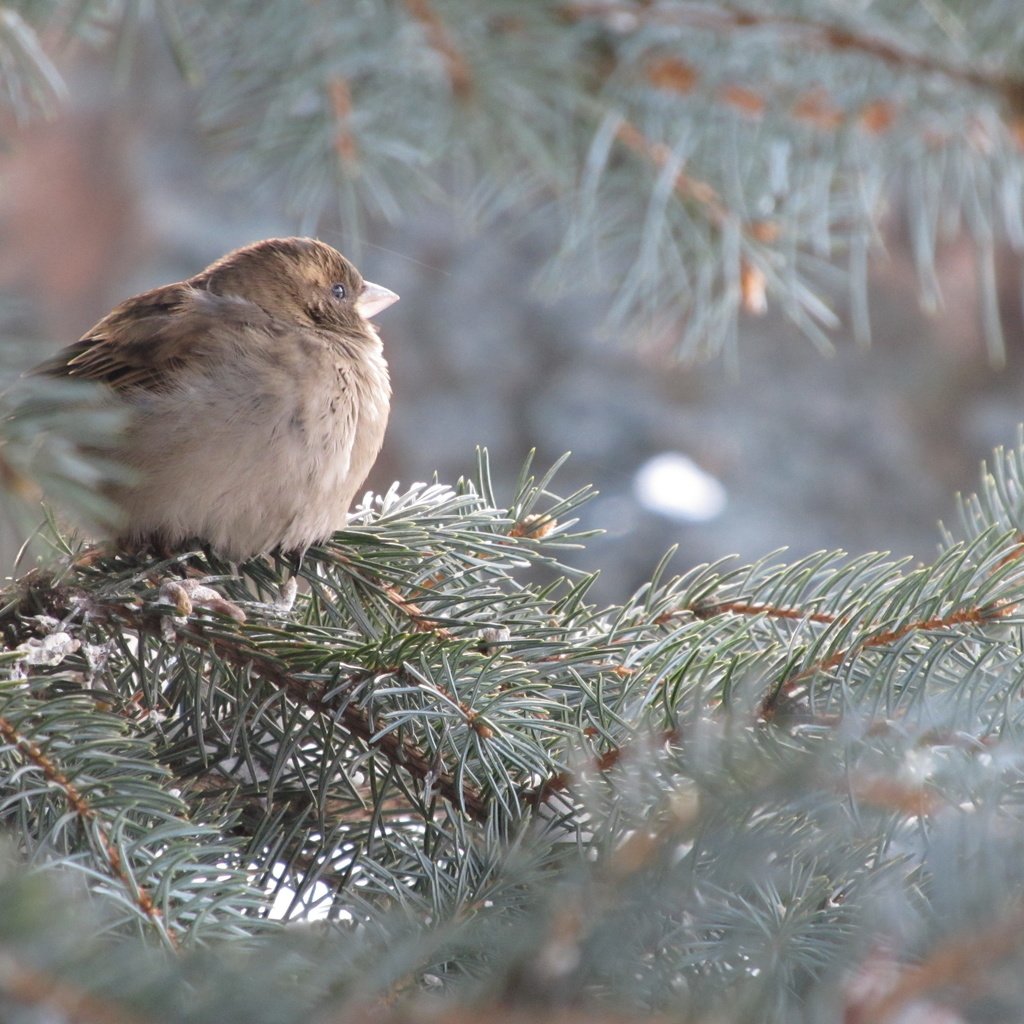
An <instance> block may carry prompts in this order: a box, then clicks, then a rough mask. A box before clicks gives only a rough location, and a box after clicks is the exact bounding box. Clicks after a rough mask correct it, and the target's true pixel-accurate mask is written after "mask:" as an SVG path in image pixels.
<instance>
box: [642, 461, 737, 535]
mask: <svg viewBox="0 0 1024 1024" xmlns="http://www.w3.org/2000/svg"><path fill="white" fill-rule="evenodd" d="M633 493H634V494H635V495H636V499H637V501H639V502H640V504H641V505H643V507H644V508H646V509H648V510H650V511H651V512H658V513H660V514H661V515H663V516H668V518H669V519H679V520H682V521H683V522H688V523H703V522H707V520H709V519H714V518H715V517H716V516H718V515H721V513H722V510H723V509H724V508H725V504H726V500H727V498H726V493H725V488H724V487H723V486H722V485H721V483H719V481H718V480H716V479H715V477H713V476H712V475H711V474H710V473H706V472H705V471H704V470H703V469H701V468H700V466H698V465H697V463H696V462H694V461H693V459H691V458H689V457H688V456H686V455H680V454H679V452H662V453H661V454H660V455H655V456H654V457H653V458H650V459H648V460H647V461H646V462H645V463H644V464H643V465H642V466H641V467H640V468H639V469H638V470H637V474H636V476H635V477H634V478H633Z"/></svg>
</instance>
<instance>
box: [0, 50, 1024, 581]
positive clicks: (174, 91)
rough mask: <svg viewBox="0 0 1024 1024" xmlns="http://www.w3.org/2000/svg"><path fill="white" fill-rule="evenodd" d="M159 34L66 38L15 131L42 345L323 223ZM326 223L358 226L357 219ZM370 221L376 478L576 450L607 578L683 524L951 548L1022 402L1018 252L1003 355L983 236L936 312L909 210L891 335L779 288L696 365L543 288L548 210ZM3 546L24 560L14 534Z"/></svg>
mask: <svg viewBox="0 0 1024 1024" xmlns="http://www.w3.org/2000/svg"><path fill="white" fill-rule="evenodd" d="M140 46H141V47H142V49H141V51H140V52H139V53H138V54H137V56H136V59H135V71H134V72H133V73H132V74H131V76H130V84H128V85H127V86H126V81H125V78H124V76H123V75H120V76H119V74H118V73H117V72H115V70H113V69H112V67H111V65H112V64H113V63H114V62H112V61H110V60H109V59H108V58H107V57H106V56H105V55H103V54H99V55H97V54H94V53H89V52H80V53H78V54H77V55H76V56H74V57H73V58H71V57H68V58H67V59H66V60H64V59H62V62H61V70H62V72H64V73H65V74H66V76H67V82H68V88H69V96H68V100H67V102H66V104H65V105H64V107H63V109H62V110H60V111H59V112H58V113H57V115H56V116H54V117H53V118H52V119H50V120H48V121H38V122H35V123H31V124H27V125H24V126H20V127H19V128H18V129H17V130H16V131H9V132H7V133H6V141H7V148H6V149H5V151H4V152H3V153H2V155H0V183H2V188H0V239H2V244H0V296H2V304H0V309H2V312H3V316H4V319H5V321H6V323H5V325H4V326H5V329H6V333H7V335H8V336H17V337H19V338H22V339H24V343H25V345H26V346H27V347H29V348H30V349H31V352H32V359H31V361H34V360H35V357H36V356H38V357H39V358H42V357H43V356H45V355H46V354H47V353H48V352H50V351H51V350H52V349H53V348H55V347H57V346H58V345H61V344H66V343H68V342H70V341H72V340H74V339H76V338H78V337H79V336H80V335H81V334H82V333H83V332H84V331H85V330H86V329H87V328H88V327H89V326H90V325H91V324H92V323H94V322H95V321H96V320H97V319H99V318H100V317H101V316H102V315H103V314H104V313H105V312H106V311H107V310H108V309H109V308H110V307H111V306H112V305H113V304H115V303H116V302H118V301H120V300H121V299H123V298H125V297H127V296H129V295H132V294H134V293H136V292H138V291H141V290H143V289H145V288H148V287H152V286H154V285H157V284H162V283H165V282H168V281H172V280H177V279H180V278H182V277H186V276H189V275H191V274H193V273H195V272H197V271H198V270H200V269H201V268H202V267H203V266H205V265H206V264H207V263H208V262H209V261H210V260H212V259H214V258H215V257H217V256H219V255H221V254H222V253H224V252H226V251H228V250H229V249H232V248H234V247H235V246H237V245H240V244H243V243H246V242H249V241H252V240H255V239H258V238H263V237H268V236H273V235H284V234H295V233H299V232H300V231H302V230H303V228H304V225H302V224H300V223H299V222H298V221H297V220H296V219H295V218H294V217H291V216H290V215H288V214H287V213H286V204H285V202H284V199H283V197H282V201H281V203H280V205H279V206H275V205H273V203H272V202H268V200H267V199H266V197H265V196H264V195H260V196H258V197H257V196H256V195H255V194H254V193H253V192H252V190H251V189H250V188H248V187H247V186H244V185H241V184H239V183H237V182H235V181H233V179H232V177H231V176H230V175H229V174H227V173H226V172H225V169H224V164H223V161H222V159H221V156H220V154H219V153H218V151H217V147H216V140H211V139H209V138H205V137H203V136H202V134H201V133H200V130H199V129H198V127H197V117H196V111H195V106H194V104H195V99H194V96H193V95H192V93H191V92H190V89H189V87H188V86H187V85H186V84H185V83H184V82H183V80H182V77H181V75H180V74H179V71H178V69H177V68H176V67H175V66H174V64H173V61H172V60H171V58H170V56H169V55H168V53H167V51H166V48H165V47H164V46H163V45H162V44H161V42H160V41H150V40H145V39H144V40H143V41H142V42H141V43H140ZM140 69H142V71H141V73H140ZM897 221H898V218H895V217H894V218H893V219H892V224H893V225H895V224H896V223H897ZM317 230H318V233H319V234H320V236H321V237H323V238H324V239H325V240H327V241H328V242H334V243H335V244H340V228H339V225H337V224H332V223H331V222H330V220H329V219H328V220H327V221H323V222H321V223H320V224H319V225H318V226H317ZM364 238H365V242H364V245H363V247H362V250H361V251H360V252H359V253H358V254H353V255H356V258H357V261H358V263H359V265H360V268H361V270H362V271H363V272H364V274H365V275H366V276H367V277H368V278H370V279H372V280H375V281H378V282H380V283H382V284H385V285H387V286H388V287H390V288H392V289H394V290H396V291H397V292H399V293H400V294H401V297H402V301H401V302H400V303H399V304H398V305H397V306H396V307H393V308H392V309H390V310H388V311H387V312H386V313H385V314H383V315H382V316H381V317H380V324H381V328H382V336H383V338H384V341H385V345H386V348H387V354H388V359H389V361H390V364H391V367H392V376H393V384H394V391H395V397H394V402H393V408H392V420H391V426H390V429H389V433H388V437H387V441H386V443H385V446H384V451H383V453H382V456H381V459H380V461H379V462H378V463H377V466H376V467H375V469H374V471H373V475H372V477H371V480H370V482H369V485H370V486H372V487H373V488H375V489H381V488H386V487H387V486H388V485H389V484H391V482H392V481H396V480H397V481H401V482H402V484H404V485H407V484H409V483H411V482H413V481H416V480H424V479H429V478H431V477H432V475H433V474H434V473H435V472H436V473H437V474H438V476H439V477H440V479H441V480H443V481H451V482H454V480H455V479H456V478H457V477H458V476H459V475H461V474H472V472H473V470H474V467H475V447H476V446H477V445H485V446H486V447H487V448H488V449H489V450H490V453H491V458H492V463H493V467H494V469H495V473H496V477H497V479H498V480H499V481H504V485H505V491H504V494H505V495H508V493H509V491H510V488H511V482H512V481H514V479H515V477H516V474H517V473H518V470H519V468H520V466H521V464H522V461H523V459H524V458H525V456H526V455H527V453H528V452H529V451H530V450H531V449H533V448H536V449H537V453H538V465H539V466H540V467H541V468H543V467H545V466H546V465H547V464H549V463H550V462H551V461H552V460H554V459H555V458H557V457H558V456H559V455H561V454H562V453H563V452H565V451H571V452H572V453H573V454H572V457H571V459H570V460H569V462H568V464H567V465H566V466H565V468H564V469H563V470H562V471H561V472H560V473H559V475H558V477H557V478H556V480H555V484H554V489H555V490H556V491H557V492H559V493H562V494H565V493H568V492H570V491H571V490H574V489H575V488H577V487H579V486H581V485H583V484H586V483H592V484H593V485H594V486H595V487H596V488H597V489H598V491H599V492H600V496H599V497H598V498H597V499H596V500H595V501H593V502H591V503H590V504H589V505H587V506H585V507H584V510H583V515H584V525H585V526H586V527H588V528H593V529H600V530H603V531H604V533H603V535H602V536H601V537H598V538H595V539H593V540H592V541H590V542H589V544H588V547H587V550H586V551H585V552H582V553H580V554H578V555H577V556H575V557H574V559H573V560H574V562H575V563H576V564H578V565H580V566H582V567H585V568H601V569H602V577H601V580H600V582H599V584H598V589H597V591H596V595H597V596H598V598H599V599H601V600H615V599H618V598H621V597H622V596H623V595H625V594H626V593H627V592H629V591H631V590H632V589H633V588H635V587H636V586H638V585H639V584H640V583H642V582H643V581H644V580H645V579H646V578H647V577H648V576H649V574H650V572H651V570H652V568H653V566H654V565H655V564H656V563H657V562H658V560H659V559H660V557H661V556H662V554H663V553H664V551H665V549H667V548H668V547H669V545H673V544H676V545H678V546H679V551H678V553H677V555H676V556H675V559H674V561H673V563H672V567H673V569H674V570H676V571H682V570H684V569H686V568H687V567H689V566H691V565H694V564H696V563H699V562H703V561H707V560H713V559H718V558H720V557H722V556H726V555H730V554H737V555H740V556H741V557H742V558H743V559H745V560H750V559H754V558H758V557H760V556H762V555H764V554H766V553H767V552H769V551H770V550H772V549H774V548H777V547H781V546H787V547H788V548H789V551H790V553H791V555H793V556H798V555H801V554H804V553H807V552H810V551H813V550H816V549H819V548H834V547H839V548H844V549H846V550H849V551H852V552H855V553H857V552H862V551H866V550H877V549H885V550H890V551H892V552H893V553H894V554H896V555H900V556H902V555H907V556H913V557H915V558H920V559H928V558H930V557H931V556H932V555H933V554H934V552H935V549H936V544H937V541H938V537H939V531H938V522H939V520H945V521H947V522H949V521H951V520H955V518H956V502H955V495H956V492H957V491H961V490H966V491H970V490H973V489H974V487H975V484H976V481H977V477H978V467H979V463H980V461H981V460H982V459H983V458H985V457H986V456H987V455H988V453H989V452H990V451H991V449H992V448H993V447H994V446H996V445H1000V444H1012V443H1013V441H1014V438H1015V433H1016V429H1017V424H1018V422H1019V421H1020V420H1021V419H1022V415H1021V411H1022V410H1021V407H1022V402H1021V400H1020V395H1021V388H1020V384H1021V372H1022V359H1021V346H1020V341H1019V339H1020V333H1021V332H1020V327H1021V319H1020V312H1019V309H1020V283H1019V280H1018V278H1017V276H1016V273H1017V272H1016V271H1015V270H1012V269H1010V268H1009V264H1008V263H1007V267H1006V268H1003V269H1006V273H1003V272H1002V270H1001V278H1000V304H1001V307H1002V313H1003V317H1004V324H1005V333H1006V338H1007V348H1008V353H1007V358H1008V365H1007V366H1006V367H1004V368H1002V369H999V370H995V369H993V368H992V367H991V366H990V364H989V362H988V359H987V356H986V352H985V346H984V344H983V342H982V341H981V335H980V330H979V325H978V322H977V320H978V308H979V303H978V301H977V294H976V292H977V282H976V275H975V269H974V268H975V263H974V258H973V256H972V255H971V250H970V248H969V245H968V243H967V242H965V243H964V244H963V246H962V247H961V246H958V245H951V246H949V247H947V248H945V249H943V250H941V251H940V252H939V255H938V260H937V268H938V273H939V279H940V281H941V286H942V289H943V293H944V299H945V302H944V307H943V308H942V310H941V312H940V314H939V315H938V316H935V317H933V318H929V317H926V316H925V315H923V314H922V313H921V312H920V310H919V305H918V298H917V280H916V276H915V271H914V269H913V267H912V263H911V259H910V256H909V253H908V249H909V246H908V244H907V240H906V239H905V238H904V237H902V234H901V231H900V229H899V228H898V227H890V228H887V229H886V230H885V233H884V241H885V244H886V247H887V250H888V253H887V256H886V257H885V258H883V259H882V260H881V261H876V263H875V264H874V266H873V270H872V275H871V278H870V293H871V312H872V330H873V344H872V345H871V347H870V348H865V347H863V346H857V345H856V344H854V343H853V341H852V340H849V338H848V337H847V336H846V335H844V333H843V332H842V331H839V332H837V333H836V335H835V344H836V351H835V354H834V355H832V356H825V355H823V354H821V353H820V352H819V351H817V350H816V349H815V348H814V347H813V345H812V344H811V343H810V342H809V341H808V340H806V339H805V338H803V337H801V336H799V335H798V333H797V332H796V331H795V330H794V329H793V327H792V326H791V325H790V324H789V323H788V322H785V321H783V320H782V319H781V318H779V317H777V316H776V315H774V313H773V311H772V309H771V307H770V306H769V310H768V313H767V315H766V316H764V317H749V316H748V317H745V318H744V320H743V323H742V325H741V346H740V357H739V358H738V359H736V360H735V361H734V362H733V363H730V364H727V363H726V362H724V361H723V360H721V359H718V360H711V361H709V362H706V363H703V364H700V365H680V364H678V363H674V362H672V359H671V356H670V355H669V354H667V349H668V348H670V347H671V346H670V345H667V344H666V343H664V342H663V339H662V338H661V337H659V336H658V334H657V332H652V331H648V335H649V336H646V337H643V338H638V339H631V343H630V344H620V343H616V340H615V339H614V338H610V337H608V331H607V323H608V319H607V317H608V296H607V295H605V294H601V293H594V292H593V291H592V290H587V289H583V288H581V289H579V290H577V291H574V290H573V289H572V288H571V287H570V288H568V289H566V290H565V291H564V293H563V294H562V295H561V297H559V298H557V299H555V300H552V301H545V300H543V299H541V298H540V297H538V293H537V292H536V290H535V289H534V288H532V287H531V282H532V280H533V277H534V275H535V273H536V269H537V267H538V266H539V265H541V264H542V263H543V261H544V260H545V259H546V258H547V257H548V256H549V255H550V252H551V250H552V249H553V248H554V247H555V245H556V243H557V239H556V238H554V237H553V236H551V237H549V236H547V235H546V234H545V232H544V231H543V229H540V228H537V229H533V228H531V229H529V230H527V231H524V230H522V229H521V226H520V225H519V224H518V223H517V222H516V221H515V220H514V219H510V220H507V221H502V220H500V219H499V221H498V222H497V223H496V224H490V225H488V226H486V227H485V228H484V229H483V230H482V231H478V232H477V231H473V230H472V226H471V225H467V223H466V222H465V220H464V219H462V218H460V217H459V216H458V215H457V211H456V212H455V213H453V211H452V210H451V209H448V208H444V207H441V206H440V205H439V206H437V207H431V206H429V205H425V204H423V203H422V202H417V203H415V204H410V212H409V213H408V215H407V216H403V217H402V218H401V219H400V221H399V222H397V223H393V224H390V225H387V224H383V223H378V222H374V221H372V220H371V221H369V222H368V224H367V226H366V229H365V232H364ZM837 308H838V309H839V311H840V312H841V311H842V300H841V299H837ZM665 331H666V336H667V335H669V334H671V325H670V324H666V325H665ZM3 557H4V564H5V566H8V567H9V566H10V564H11V560H12V558H13V551H10V552H6V553H4V556H3ZM8 571H9V568H8Z"/></svg>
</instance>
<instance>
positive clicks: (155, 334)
mask: <svg viewBox="0 0 1024 1024" xmlns="http://www.w3.org/2000/svg"><path fill="white" fill-rule="evenodd" d="M269 319H270V318H269V317H268V315H267V314H266V313H265V312H264V311H263V310H262V309H260V308H259V307H258V306H256V305H255V304H253V303H251V302H246V301H245V300H242V299H236V298H232V297H224V296H219V295H214V294H213V293H211V292H207V291H204V290H199V289H196V288H193V287H192V286H191V284H189V283H188V282H182V283H179V284H171V285H165V286H164V287H162V288H155V289H153V290H152V291H149V292H144V293H143V294H141V295H136V296H135V297H134V298H131V299H128V300H127V301H126V302H122V303H121V305H119V306H117V307H116V308H115V309H114V310H112V311H111V312H110V313H108V314H107V315H106V316H105V317H104V318H103V319H102V320H100V322H99V323H98V324H96V325H95V326H94V327H93V328H92V329H91V330H89V331H87V332H86V333H85V334H84V335H83V336H82V338H81V339H80V340H79V341H76V342H75V343H74V344H73V345H68V346H67V347H66V348H63V349H61V350H60V351H59V352H58V353H57V354H56V355H55V356H53V357H52V358H51V359H49V360H47V361H46V362H44V363H42V364H41V365H40V366H39V367H37V368H36V371H35V372H37V373H45V374H51V375H53V376H60V377H78V378H82V379H84V380H93V381H99V382H102V383H104V384H107V385H109V386H110V387H112V388H114V389H115V390H116V391H134V390H136V389H140V390H144V391H160V390H164V389H166V388H167V387H169V386H171V385H172V383H173V381H174V379H175V377H176V376H177V371H178V370H179V368H180V367H182V366H183V365H195V364H196V363H197V362H200V361H203V360H205V359H207V358H209V357H211V356H212V355H214V354H215V352H216V350H217V349H218V348H219V347H221V345H222V344H223V338H224V337H225V334H228V335H230V334H231V333H232V332H233V330H235V331H237V330H241V329H243V328H244V327H246V326H249V327H252V326H255V325H259V326H264V325H265V324H266V323H267V322H268V321H269Z"/></svg>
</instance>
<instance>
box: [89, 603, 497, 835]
mask: <svg viewBox="0 0 1024 1024" xmlns="http://www.w3.org/2000/svg"><path fill="white" fill-rule="evenodd" d="M98 614H99V610H98V609H96V610H94V618H95V617H96V616H97V615H98ZM109 614H110V615H111V616H112V617H114V618H117V619H119V620H120V621H121V622H122V623H124V624H125V625H128V626H129V627H131V628H132V629H134V630H136V631H139V632H149V633H157V634H158V633H159V625H158V624H156V623H154V622H152V621H150V620H149V619H148V618H146V617H144V614H143V613H142V612H140V611H139V609H137V608H129V607H125V606H123V605H122V606H117V607H116V608H111V609H109ZM177 633H178V637H179V639H181V640H182V641H184V642H187V643H189V644H190V645H192V646H194V647H198V648H200V649H206V650H208V651H211V652H213V653H214V654H216V656H217V657H218V658H220V659H222V660H223V661H225V662H227V663H229V664H230V665H232V666H233V667H234V668H239V669H246V670H248V671H251V672H252V673H253V674H254V675H256V676H258V677H259V678H261V679H264V680H266V681H267V682H269V683H271V684H273V685H274V686H276V687H278V688H280V689H282V690H284V691H286V692H287V693H288V694H290V695H291V697H292V698H293V699H295V700H297V701H299V702H300V703H302V704H304V705H305V706H306V707H308V708H309V709H310V710H312V711H316V712H318V713H319V714H323V715H326V716H328V717H330V718H333V719H338V720H340V722H341V723H342V724H343V725H344V727H345V728H346V729H347V730H348V732H349V734H350V735H352V736H354V737H356V738H357V739H360V740H362V741H363V742H364V743H366V744H367V746H369V747H371V748H372V749H374V750H377V751H379V752H380V753H381V754H382V755H383V756H384V757H385V758H387V760H388V761H390V762H391V763H392V764H394V765H396V766H397V767H400V768H404V769H405V770H406V771H408V772H409V773H410V774H411V775H413V776H414V777H415V778H417V779H418V780H419V781H420V782H426V781H427V780H432V785H433V788H434V789H435V790H436V791H437V792H438V793H440V794H441V795H442V796H444V797H445V798H446V799H447V800H449V801H450V802H451V803H452V804H454V805H455V806H456V807H459V808H462V809H463V810H464V811H465V813H466V814H467V815H469V817H471V818H473V819H475V820H478V821H481V820H483V819H484V818H486V816H487V810H488V805H487V801H486V799H485V798H484V797H483V795H482V794H481V793H480V792H479V791H478V790H476V789H474V788H473V787H472V786H470V785H469V784H468V783H467V784H465V785H460V783H459V782H458V781H457V780H456V778H455V776H454V775H453V774H452V773H451V772H450V771H448V770H446V769H442V768H439V766H438V763H437V759H436V758H435V757H434V756H433V755H432V754H429V753H427V752H426V751H424V750H422V749H420V747H418V746H417V745H416V744H415V743H413V742H412V740H410V739H408V738H406V737H403V736H402V735H401V732H400V731H399V730H392V731H390V732H387V733H385V734H384V735H383V736H377V729H376V728H374V725H373V722H372V721H371V718H370V714H369V712H368V711H367V710H366V709H365V708H362V707H358V706H357V705H356V704H355V703H353V702H349V703H347V704H346V705H345V707H344V709H343V710H342V711H341V712H340V715H339V712H338V708H337V707H336V706H335V704H334V703H333V702H332V701H329V700H325V699H324V692H325V690H326V686H325V684H322V683H317V682H315V681H312V680H309V679H306V678H303V676H302V674H301V673H295V672H292V671H290V670H289V668H288V666H287V665H286V664H285V663H284V662H282V661H280V660H279V659H278V658H276V657H274V656H273V655H269V654H265V653H264V652H262V651H261V650H259V649H258V648H256V647H252V646H249V645H247V644H246V643H244V641H242V640H237V639H229V638H227V637H225V636H219V635H215V634H211V633H209V632H207V631H206V630H204V629H203V627H202V625H201V624H198V623H193V622H189V623H187V624H186V625H184V626H181V627H179V628H178V631H177Z"/></svg>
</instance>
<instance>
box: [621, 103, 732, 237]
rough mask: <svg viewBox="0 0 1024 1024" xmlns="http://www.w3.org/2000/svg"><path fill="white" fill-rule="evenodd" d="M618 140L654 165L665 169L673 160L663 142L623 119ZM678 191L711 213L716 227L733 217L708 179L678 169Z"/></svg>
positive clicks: (676, 188) (710, 217)
mask: <svg viewBox="0 0 1024 1024" xmlns="http://www.w3.org/2000/svg"><path fill="white" fill-rule="evenodd" d="M615 134H616V137H617V138H618V140H619V141H620V142H621V143H622V144H623V145H624V146H625V147H626V148H627V149H629V150H631V151H632V152H634V153H637V154H638V155H640V156H642V157H643V158H644V159H646V160H648V161H649V162H650V163H652V164H654V166H655V167H657V168H659V169H663V168H664V167H665V166H666V165H667V164H668V163H669V162H670V161H671V160H672V150H671V149H669V147H668V146H666V145H665V144H664V143H663V142H652V141H651V140H650V139H648V138H647V136H646V135H644V133H643V132H642V131H640V129H639V128H637V127H636V125H634V124H632V123H631V122H629V121H623V122H622V123H621V124H620V125H619V127H618V130H617V131H616V133H615ZM674 184H675V190H676V192H678V193H679V195H680V196H682V198H684V199H690V200H693V201H694V202H696V203H698V204H699V205H700V206H703V207H704V209H705V210H707V212H708V219H709V220H710V221H711V223H712V224H714V225H715V227H722V225H724V224H725V223H726V221H727V220H729V219H730V213H729V210H728V209H727V208H726V206H725V204H724V203H723V202H722V200H721V198H720V197H719V195H718V193H717V192H716V191H715V189H714V188H713V187H712V186H711V185H709V184H708V183H707V182H706V181H701V180H700V179H699V178H694V177H691V176H690V175H688V174H686V173H684V172H683V171H681V170H680V171H679V172H678V173H677V174H676V177H675V183H674Z"/></svg>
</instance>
